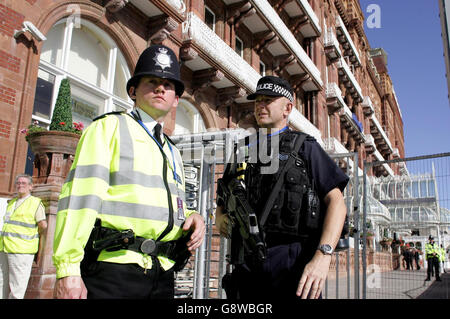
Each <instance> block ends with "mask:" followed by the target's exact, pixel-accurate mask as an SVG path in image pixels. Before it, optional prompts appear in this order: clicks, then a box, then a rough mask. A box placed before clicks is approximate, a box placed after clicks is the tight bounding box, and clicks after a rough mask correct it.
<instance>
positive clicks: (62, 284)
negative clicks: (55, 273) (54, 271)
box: [55, 276, 87, 299]
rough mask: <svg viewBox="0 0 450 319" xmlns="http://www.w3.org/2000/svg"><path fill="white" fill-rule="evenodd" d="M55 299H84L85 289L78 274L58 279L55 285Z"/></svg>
mask: <svg viewBox="0 0 450 319" xmlns="http://www.w3.org/2000/svg"><path fill="white" fill-rule="evenodd" d="M55 297H56V298H57V299H86V297H87V289H86V286H85V285H84V282H83V280H82V279H81V277H80V276H69V277H64V278H61V279H58V280H57V281H56V285H55Z"/></svg>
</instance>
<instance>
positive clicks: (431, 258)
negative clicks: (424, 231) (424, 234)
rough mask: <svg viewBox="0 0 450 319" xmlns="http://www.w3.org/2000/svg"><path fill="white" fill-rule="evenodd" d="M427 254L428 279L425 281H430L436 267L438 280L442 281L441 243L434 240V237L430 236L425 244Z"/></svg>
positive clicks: (435, 272)
mask: <svg viewBox="0 0 450 319" xmlns="http://www.w3.org/2000/svg"><path fill="white" fill-rule="evenodd" d="M425 255H426V258H427V264H428V267H427V279H425V281H429V280H430V277H431V273H432V272H433V269H434V274H435V276H436V281H441V278H440V276H439V245H438V244H437V243H435V242H434V237H433V236H431V235H430V236H429V237H428V243H426V244H425Z"/></svg>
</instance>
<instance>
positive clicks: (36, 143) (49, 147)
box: [24, 79, 83, 185]
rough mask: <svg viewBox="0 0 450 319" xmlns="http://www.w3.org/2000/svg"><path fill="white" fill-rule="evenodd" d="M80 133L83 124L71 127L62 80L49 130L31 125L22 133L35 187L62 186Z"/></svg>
mask: <svg viewBox="0 0 450 319" xmlns="http://www.w3.org/2000/svg"><path fill="white" fill-rule="evenodd" d="M82 130H83V123H81V122H80V123H72V98H71V92H70V82H69V80H68V79H64V80H62V81H61V86H60V88H59V91H58V97H57V100H56V103H55V108H54V111H53V115H52V120H51V124H50V127H49V130H48V131H47V130H46V129H45V128H43V127H41V126H39V125H37V123H36V122H35V123H33V124H31V125H30V126H29V127H28V129H27V130H25V132H24V133H25V134H26V136H25V138H26V140H27V141H28V143H29V144H30V147H31V150H32V151H33V153H34V155H35V158H34V163H33V179H34V183H35V184H58V185H62V183H63V182H64V179H65V178H66V176H67V173H68V172H69V169H70V166H71V165H72V161H73V157H74V155H75V151H76V148H77V145H78V141H79V139H80V135H81V133H82Z"/></svg>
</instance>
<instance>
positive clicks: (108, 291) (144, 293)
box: [82, 262, 174, 299]
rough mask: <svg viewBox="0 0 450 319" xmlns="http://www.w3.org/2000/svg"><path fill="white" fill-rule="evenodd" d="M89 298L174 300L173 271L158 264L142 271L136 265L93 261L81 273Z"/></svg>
mask: <svg viewBox="0 0 450 319" xmlns="http://www.w3.org/2000/svg"><path fill="white" fill-rule="evenodd" d="M82 277H83V281H84V284H85V285H86V288H87V291H88V295H87V298H88V299H173V298H174V272H173V270H172V269H169V270H168V271H164V270H163V269H162V268H161V267H160V266H159V263H154V266H153V268H152V269H148V270H147V273H144V269H143V268H141V267H140V266H139V265H137V264H115V263H108V262H96V263H94V264H92V265H90V267H89V271H87V272H85V273H84V274H82Z"/></svg>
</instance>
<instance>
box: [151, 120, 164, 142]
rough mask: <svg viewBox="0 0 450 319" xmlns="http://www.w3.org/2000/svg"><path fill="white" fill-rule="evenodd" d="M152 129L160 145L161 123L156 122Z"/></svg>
mask: <svg viewBox="0 0 450 319" xmlns="http://www.w3.org/2000/svg"><path fill="white" fill-rule="evenodd" d="M153 131H154V132H155V138H156V140H157V141H158V143H159V144H160V145H161V146H162V145H163V143H162V141H161V124H159V123H157V124H156V125H155V128H154V129H153Z"/></svg>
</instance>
